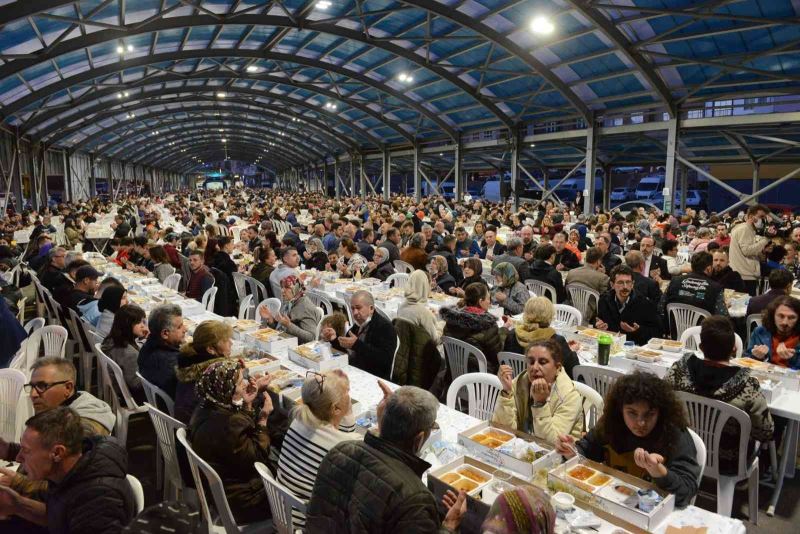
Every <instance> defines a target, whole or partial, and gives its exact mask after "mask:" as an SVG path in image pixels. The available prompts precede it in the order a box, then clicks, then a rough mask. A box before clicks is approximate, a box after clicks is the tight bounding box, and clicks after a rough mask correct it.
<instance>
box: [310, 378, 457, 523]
mask: <svg viewBox="0 0 800 534" xmlns="http://www.w3.org/2000/svg"><path fill="white" fill-rule="evenodd" d="M379 384H380V385H381V387H382V388H383V390H384V400H383V401H382V402H381V403H380V404H379V405H378V410H377V415H378V421H380V434H379V435H378V434H373V433H367V435H366V436H365V437H364V441H360V440H359V441H345V442H342V443H340V444H339V445H336V446H335V447H333V448H332V449H331V450H330V452H329V453H328V454H327V455H326V456H325V458H324V459H323V460H322V463H321V464H320V466H319V470H318V472H317V479H316V482H315V484H314V489H313V492H312V494H311V499H310V501H309V503H308V514H307V521H306V529H307V531H308V532H331V533H333V532H351V531H352V532H420V533H422V532H440V531H441V530H440V527H442V528H443V529H445V530H446V531H448V532H454V531H456V530H458V527H459V524H460V522H461V516H462V513H463V512H462V507H463V504H464V502H465V498H466V494H465V493H464V492H461V494H460V495H459V496H458V499H457V500H456V499H454V500H455V503H454V504H453V506H452V507H451V508H450V511H448V513H447V515H446V516H445V519H444V522H443V523H442V522H441V520H440V519H439V512H438V510H437V504H436V499H435V498H434V496H433V494H432V493H431V492H430V490H428V488H427V487H426V486H425V484H423V483H422V481H421V477H422V474H423V473H424V472H425V471H426V470H428V469H429V468H430V464H428V462H426V461H424V460H422V459H420V458H419V457H418V456H417V454H418V453H419V451H420V449H421V448H422V445H423V444H424V443H425V441H426V440H427V439H428V437H429V436H430V434H431V429H432V428H433V425H434V423H435V421H436V411H437V410H438V409H439V403H438V402H437V401H436V398H434V396H433V395H431V394H430V393H429V392H427V391H425V390H423V389H420V388H418V387H415V386H402V387H400V388H399V389H397V390H396V391H395V392H391V391H389V388H388V387H387V386H385V385H384V384H382V383H381V382H379Z"/></svg>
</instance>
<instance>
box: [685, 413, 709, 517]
mask: <svg viewBox="0 0 800 534" xmlns="http://www.w3.org/2000/svg"><path fill="white" fill-rule="evenodd" d="M686 430H688V431H689V435H690V436H692V441H693V442H694V450H695V456H694V457H695V460H696V461H697V465H699V466H700V474H699V475H697V487H698V488H699V487H700V483H701V482H702V481H703V471H705V469H706V456H707V454H708V451H707V450H706V444H705V443H703V439H702V438H701V437H700V436H698V435H697V432H695V431H694V430H692V429H691V428H687V429H686ZM695 500H697V494H695V496H694V497H692V500H691V501H689V504H691V505H694V501H695Z"/></svg>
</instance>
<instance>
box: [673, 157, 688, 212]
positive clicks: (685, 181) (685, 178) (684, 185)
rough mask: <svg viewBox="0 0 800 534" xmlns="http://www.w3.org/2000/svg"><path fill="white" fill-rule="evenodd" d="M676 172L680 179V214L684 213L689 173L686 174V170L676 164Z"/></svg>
mask: <svg viewBox="0 0 800 534" xmlns="http://www.w3.org/2000/svg"><path fill="white" fill-rule="evenodd" d="M676 170H677V171H678V176H680V178H681V206H680V208H681V213H686V192H687V191H688V185H689V183H688V182H689V173H688V172H686V168H685V167H684V166H683V165H680V164H678V167H677V169H676Z"/></svg>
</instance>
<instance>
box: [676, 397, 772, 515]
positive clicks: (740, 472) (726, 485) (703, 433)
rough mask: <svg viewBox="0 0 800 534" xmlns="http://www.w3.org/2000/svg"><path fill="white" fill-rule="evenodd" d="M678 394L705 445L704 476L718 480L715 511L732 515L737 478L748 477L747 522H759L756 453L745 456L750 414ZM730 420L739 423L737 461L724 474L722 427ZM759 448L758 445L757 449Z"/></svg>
mask: <svg viewBox="0 0 800 534" xmlns="http://www.w3.org/2000/svg"><path fill="white" fill-rule="evenodd" d="M677 395H678V398H680V400H681V401H683V403H684V404H685V406H686V412H687V414H688V416H689V424H690V425H691V427H692V430H694V431H695V432H696V433H697V434H698V435H699V436H700V438H701V439H702V441H703V443H706V444H707V445H706V448H707V454H706V461H705V476H707V477H710V478H715V479H716V480H717V513H718V514H720V515H722V516H724V517H730V516H731V510H732V508H733V493H734V490H735V489H736V483H737V482H739V481H740V480H747V493H748V501H749V502H748V506H749V514H750V521H751V522H752V523H753V524H754V525H758V478H759V467H758V457H757V456H756V457H755V458H753V459H752V461H751V460H750V458H748V455H747V445H748V441H749V440H750V428H751V423H750V416H749V415H747V413H745V412H744V411H742V410H740V409H739V408H736V407H735V406H732V405H730V404H728V403H726V402H722V401H718V400H715V399H709V398H706V397H701V396H700V395H693V394H691V393H686V392H684V391H678V392H677ZM731 419H732V420H734V421H736V422H737V423H738V424H739V456H738V458H739V464H738V466H737V473H736V474H735V475H733V476H726V475H721V474H720V472H719V449H720V442H721V440H722V429H723V428H724V427H725V425H726V423H727V422H728V421H729V420H731ZM757 444H758V443H757ZM758 449H759V447H758V446H757V447H756V450H758Z"/></svg>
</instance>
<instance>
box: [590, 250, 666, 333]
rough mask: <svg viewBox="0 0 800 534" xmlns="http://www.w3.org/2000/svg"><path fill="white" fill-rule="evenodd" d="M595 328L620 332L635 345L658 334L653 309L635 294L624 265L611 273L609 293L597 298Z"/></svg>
mask: <svg viewBox="0 0 800 534" xmlns="http://www.w3.org/2000/svg"><path fill="white" fill-rule="evenodd" d="M595 327H596V328H597V329H599V330H607V331H609V332H622V333H624V334H625V336H626V339H628V340H629V341H633V342H634V343H636V344H637V345H644V344H646V343H647V342H648V341H650V339H651V338H654V337H659V336H660V335H661V321H660V320H659V315H658V314H657V313H656V306H655V304H653V303H652V302H650V301H649V300H647V299H646V298H645V297H644V296H642V295H639V294H638V293H636V292H635V291H634V289H633V270H631V268H630V267H628V266H627V265H618V266H616V267H614V269H613V270H612V271H611V290H609V291H606V292H605V293H603V294H602V295H601V296H600V302H599V303H598V305H597V321H596V323H595Z"/></svg>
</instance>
